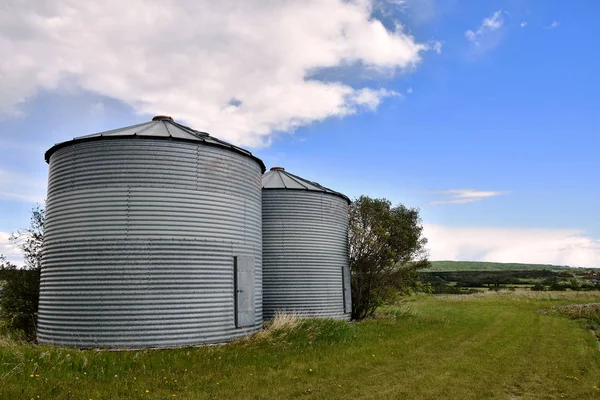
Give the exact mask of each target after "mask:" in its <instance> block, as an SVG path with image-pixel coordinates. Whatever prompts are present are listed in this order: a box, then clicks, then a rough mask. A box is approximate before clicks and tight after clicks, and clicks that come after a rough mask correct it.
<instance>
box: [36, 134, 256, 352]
mask: <svg viewBox="0 0 600 400" xmlns="http://www.w3.org/2000/svg"><path fill="white" fill-rule="evenodd" d="M260 187H261V168H260V166H259V165H258V163H257V162H256V161H255V160H253V159H251V158H249V157H246V156H243V155H241V154H238V153H235V152H232V151H228V150H226V149H222V148H219V147H211V146H206V145H202V144H201V143H198V144H196V143H192V142H189V143H187V142H178V141H169V140H153V139H132V138H123V139H118V140H97V141H91V142H83V143H74V144H73V145H71V146H67V147H64V148H61V149H59V150H57V151H56V152H55V153H54V154H53V155H52V157H51V159H50V175H49V185H48V198H47V214H46V215H47V217H46V225H45V229H46V230H45V242H44V246H45V247H44V257H43V262H42V277H41V290H40V303H39V317H38V339H39V341H40V342H43V343H54V344H58V345H65V346H77V347H114V348H141V347H171V346H184V345H196V344H203V343H215V342H222V341H226V340H229V339H232V338H235V337H239V336H242V335H244V334H246V333H248V332H254V331H257V330H259V329H260V327H261V324H262V260H261V258H262V234H261V189H260ZM236 256H251V257H254V266H255V274H254V277H255V282H254V285H255V288H254V289H255V296H254V299H255V307H256V309H255V325H254V326H250V327H246V328H236V326H235V306H234V303H235V302H234V299H235V297H234V296H235V294H234V257H236Z"/></svg>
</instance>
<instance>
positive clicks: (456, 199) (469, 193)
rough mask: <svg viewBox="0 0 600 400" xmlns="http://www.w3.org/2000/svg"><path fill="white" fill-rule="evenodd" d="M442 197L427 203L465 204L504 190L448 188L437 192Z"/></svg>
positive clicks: (498, 194) (496, 194)
mask: <svg viewBox="0 0 600 400" xmlns="http://www.w3.org/2000/svg"><path fill="white" fill-rule="evenodd" d="M439 193H440V194H441V195H442V196H443V197H444V198H442V199H440V200H435V201H431V202H429V203H427V204H429V205H435V204H466V203H472V202H474V201H479V200H483V199H487V198H489V197H494V196H500V195H503V194H506V192H498V191H492V190H477V189H449V190H444V191H441V192H439Z"/></svg>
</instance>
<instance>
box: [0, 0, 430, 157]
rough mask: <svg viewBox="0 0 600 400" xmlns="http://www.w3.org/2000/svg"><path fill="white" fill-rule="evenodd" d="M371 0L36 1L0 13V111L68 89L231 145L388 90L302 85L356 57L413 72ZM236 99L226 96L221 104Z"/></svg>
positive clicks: (371, 101)
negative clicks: (169, 117)
mask: <svg viewBox="0 0 600 400" xmlns="http://www.w3.org/2000/svg"><path fill="white" fill-rule="evenodd" d="M373 1H374V0H351V1H348V0H310V1H303V2H297V1H293V0H281V1H276V2H264V1H261V0H248V1H240V2H227V1H225V2H218V1H217V2H215V1H209V0H202V1H195V0H182V1H178V2H163V1H159V0H152V1H149V0H131V1H127V2H125V3H124V2H123V1H120V0H105V1H98V2H85V1H77V0H46V1H35V2H34V1H31V2H11V6H10V12H6V9H5V12H3V13H0V52H1V53H2V54H5V55H10V56H7V57H4V58H3V59H2V60H0V87H2V91H1V92H0V114H4V115H5V116H6V115H17V114H19V113H21V109H20V105H21V104H22V103H23V102H25V101H26V100H27V99H29V98H31V97H33V96H35V94H36V93H37V92H38V91H39V90H62V89H64V88H65V87H70V88H73V87H79V88H82V89H84V90H87V91H91V92H94V93H98V94H100V95H104V96H108V97H110V98H114V99H118V100H121V101H123V102H125V103H127V104H129V105H131V106H132V107H134V109H135V110H136V111H137V112H139V113H146V114H157V113H161V114H168V115H172V116H173V117H174V118H176V119H179V120H181V121H184V122H186V123H188V124H190V125H192V126H194V127H196V128H197V129H201V130H206V131H208V132H211V133H213V134H214V135H215V136H218V137H221V138H224V139H228V140H230V141H233V142H235V143H237V144H241V145H249V146H253V145H261V144H264V143H266V142H268V141H269V135H271V134H272V133H273V132H275V131H290V130H293V129H294V128H296V127H298V126H301V125H305V124H309V123H311V122H314V121H319V120H322V119H325V118H328V117H333V116H345V115H348V114H352V113H355V112H358V111H359V110H360V109H361V108H364V107H366V108H367V109H374V108H375V107H377V105H379V103H380V102H381V101H382V100H383V99H384V98H385V97H387V96H390V95H393V92H390V91H387V90H385V89H381V90H377V89H366V88H353V87H351V86H348V85H347V84H344V83H342V82H338V81H333V82H325V81H316V80H308V79H306V77H307V76H308V75H309V73H310V72H312V71H315V70H318V69H321V68H331V67H340V66H345V65H353V64H360V65H363V66H364V67H365V68H369V69H375V70H379V71H381V70H384V71H398V70H401V71H412V70H414V68H415V67H416V66H417V65H418V64H419V63H420V61H421V58H422V53H423V52H424V51H427V50H429V49H430V48H431V49H433V50H435V51H439V50H440V46H439V45H430V44H424V43H418V42H417V41H416V40H415V39H414V38H413V37H412V36H410V35H409V34H407V33H406V32H405V30H404V29H403V28H402V26H400V25H398V26H396V27H395V29H393V30H388V29H386V28H385V27H384V25H383V24H382V23H381V22H380V21H379V20H377V19H376V18H373V17H372V14H371V12H372V7H373ZM233 99H235V100H236V101H234V102H232V100H233Z"/></svg>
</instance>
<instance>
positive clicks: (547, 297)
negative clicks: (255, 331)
mask: <svg viewBox="0 0 600 400" xmlns="http://www.w3.org/2000/svg"><path fill="white" fill-rule="evenodd" d="M597 302H600V296H599V295H598V294H595V293H594V292H588V293H582V292H560V293H558V292H556V293H555V292H552V293H551V292H544V293H536V292H530V291H527V292H517V293H516V294H515V293H502V292H500V293H495V292H489V293H488V292H486V293H484V294H477V295H470V296H415V297H411V298H410V300H409V301H407V302H405V303H404V304H403V305H401V306H397V307H386V308H383V309H382V310H381V311H380V313H379V314H378V317H377V318H376V319H372V320H368V321H365V322H361V323H354V324H348V323H344V322H332V321H321V322H316V321H306V322H301V323H300V324H299V325H296V326H295V327H294V325H293V323H289V324H287V325H286V324H280V325H279V329H273V328H272V329H270V330H269V331H267V333H263V334H261V335H259V336H258V337H254V338H251V339H248V340H242V341H239V342H237V343H233V344H229V345H223V346H211V347H202V348H186V349H176V350H155V351H131V352H109V351H78V350H71V349H56V348H51V347H47V346H32V345H27V344H22V343H18V342H14V341H11V340H10V339H8V338H6V337H5V338H4V339H2V342H0V352H1V353H0V398H1V399H31V398H33V399H37V398H40V399H52V398H54V399H94V400H96V399H286V398H301V399H347V398H355V399H390V398H400V399H484V398H485V399H563V398H564V399H594V398H598V399H600V351H599V346H598V340H597V339H596V337H595V336H594V335H593V333H592V332H591V331H590V330H589V329H588V326H587V323H586V321H585V320H584V319H570V318H569V317H568V316H569V315H571V316H574V317H577V316H580V315H587V314H585V313H589V312H592V311H593V310H596V309H595V308H593V307H592V308H590V307H589V306H588V307H586V308H576V310H578V311H576V313H575V314H573V312H575V311H569V312H571V314H569V312H567V311H568V310H571V309H572V308H573V306H571V308H569V307H566V308H565V307H562V306H564V305H567V304H584V303H597ZM565 310H567V311H565ZM582 310H583V311H582ZM590 310H591V311H590ZM38 396H39V397H38Z"/></svg>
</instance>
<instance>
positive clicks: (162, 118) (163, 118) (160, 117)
mask: <svg viewBox="0 0 600 400" xmlns="http://www.w3.org/2000/svg"><path fill="white" fill-rule="evenodd" d="M152 121H173V118H171V117H169V116H168V115H157V116H155V117H154V118H152Z"/></svg>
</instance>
